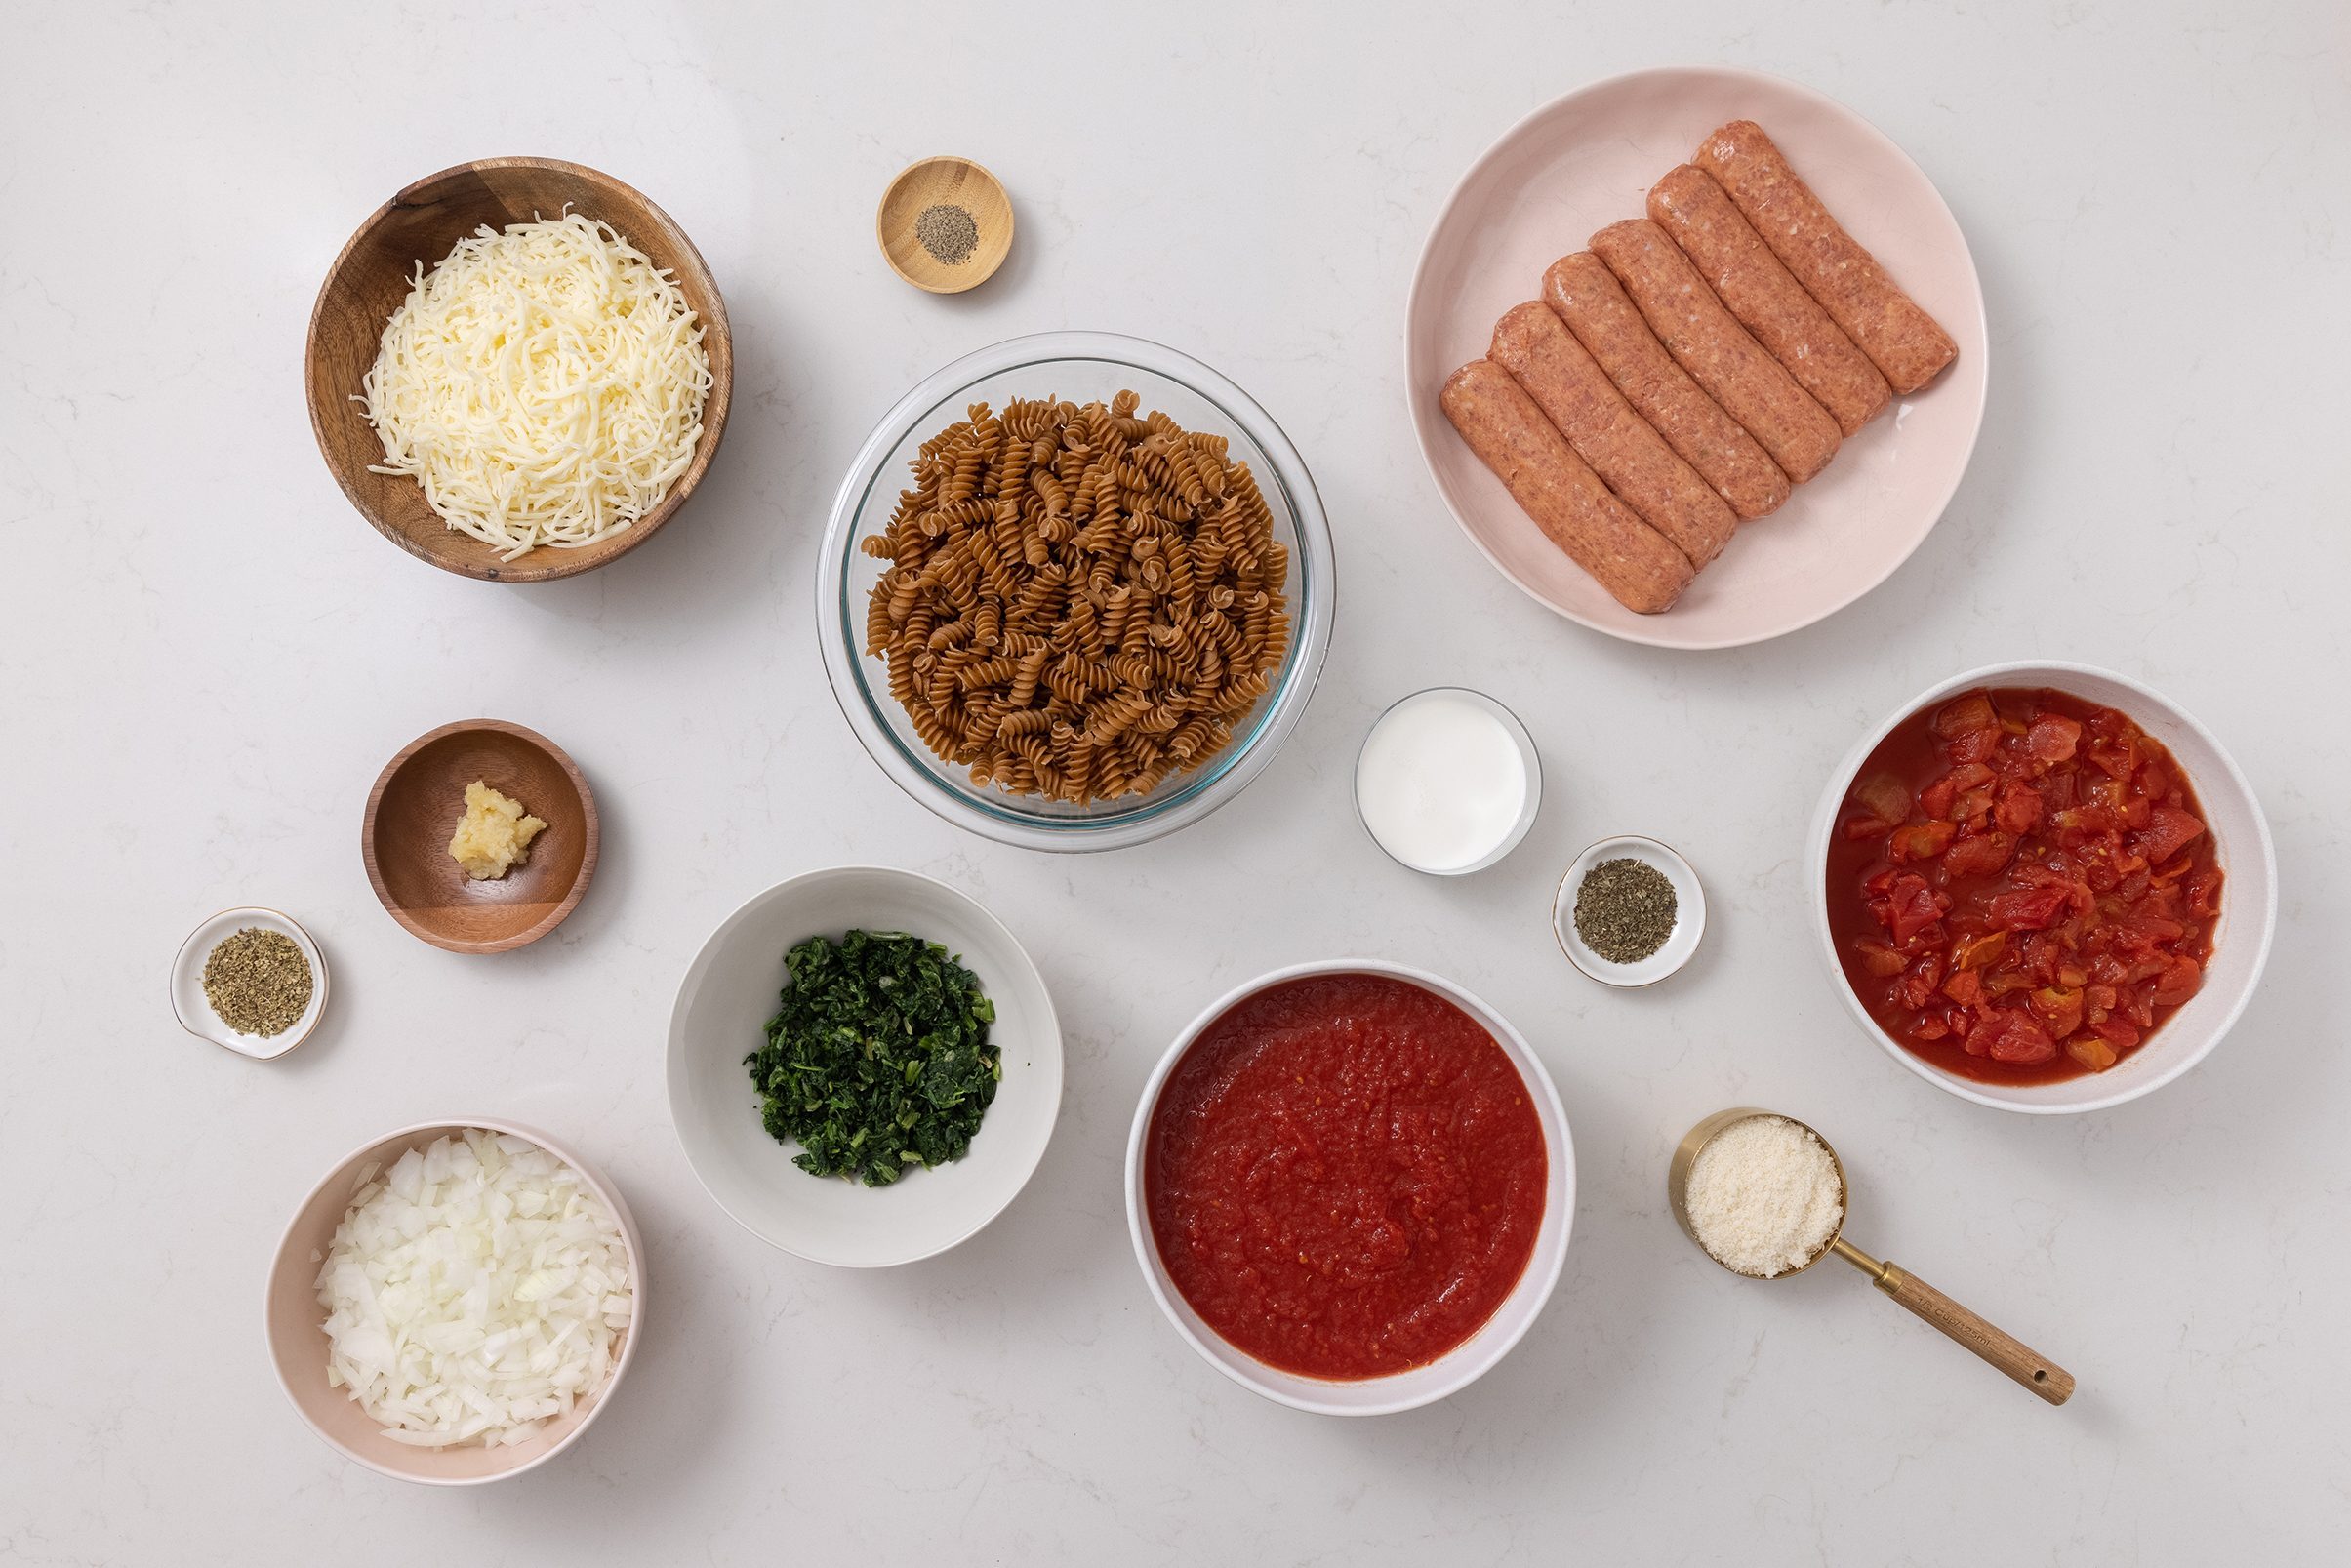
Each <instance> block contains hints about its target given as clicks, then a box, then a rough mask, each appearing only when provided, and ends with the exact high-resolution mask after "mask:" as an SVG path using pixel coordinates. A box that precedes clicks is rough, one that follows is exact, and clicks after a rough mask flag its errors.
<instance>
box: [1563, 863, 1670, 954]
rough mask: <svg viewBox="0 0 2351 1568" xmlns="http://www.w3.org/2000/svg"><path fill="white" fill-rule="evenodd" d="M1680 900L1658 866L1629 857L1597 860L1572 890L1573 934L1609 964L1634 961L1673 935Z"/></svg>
mask: <svg viewBox="0 0 2351 1568" xmlns="http://www.w3.org/2000/svg"><path fill="white" fill-rule="evenodd" d="M1681 912H1682V901H1681V900H1680V899H1679V898H1677V897H1676V896H1675V893H1674V884H1673V883H1672V882H1671V881H1669V880H1668V879H1667V878H1666V875H1665V873H1664V872H1663V871H1660V870H1658V869H1657V868H1656V867H1655V866H1653V865H1650V864H1647V863H1646V862H1644V861H1637V860H1634V859H1632V858H1631V857H1630V856H1626V857H1622V858H1620V859H1617V860H1613V861H1602V862H1601V863H1600V864H1598V865H1595V866H1594V867H1592V869H1591V870H1589V871H1587V872H1585V873H1584V880H1583V881H1582V882H1580V883H1578V884H1577V885H1576V890H1575V934H1576V935H1577V936H1579V937H1581V938H1583V939H1584V945H1585V946H1587V947H1589V948H1591V949H1592V950H1593V951H1594V952H1596V953H1598V954H1600V955H1601V957H1602V958H1605V959H1606V960H1608V962H1610V963H1612V964H1637V963H1639V962H1641V961H1642V959H1643V958H1646V957H1648V956H1649V954H1651V953H1653V952H1655V951H1656V950H1657V949H1658V948H1660V947H1662V946H1664V945H1665V942H1666V939H1667V938H1668V937H1671V936H1672V935H1673V934H1674V922H1675V920H1676V919H1677V918H1679V916H1680V914H1681Z"/></svg>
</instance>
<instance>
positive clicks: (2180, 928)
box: [1827, 689, 2222, 1083]
mask: <svg viewBox="0 0 2351 1568" xmlns="http://www.w3.org/2000/svg"><path fill="white" fill-rule="evenodd" d="M1857 779H1858V781H1859V782H1858V783H1856V784H1855V785H1854V788H1853V791H1852V795H1851V797H1850V801H1849V803H1848V807H1847V814H1846V816H1845V817H1844V818H1843V819H1842V824H1843V831H1842V832H1841V833H1840V834H1839V835H1837V841H1836V842H1835V843H1833V844H1832V845H1831V847H1830V852H1829V864H1828V867H1827V874H1828V889H1827V892H1828V897H1829V906H1830V920H1831V924H1832V927H1833V929H1834V930H1835V932H1836V933H1837V935H1838V938H1839V944H1838V946H1839V951H1840V953H1841V955H1842V957H1843V960H1844V970H1845V975H1846V979H1847V980H1848V982H1849V983H1850V984H1851V985H1852V986H1853V988H1854V991H1855V993H1856V994H1858V995H1859V996H1860V997H1861V999H1862V1001H1863V1002H1864V1004H1865V1005H1866V1006H1867V1007H1868V1009H1869V1011H1870V1013H1871V1015H1872V1016H1873V1017H1875V1018H1876V1019H1877V1020H1878V1022H1879V1023H1880V1024H1881V1025H1884V1026H1885V1029H1886V1031H1887V1033H1888V1034H1890V1035H1892V1036H1893V1037H1894V1038H1895V1039H1897V1040H1901V1041H1902V1042H1904V1044H1905V1045H1906V1046H1908V1047H1909V1049H1911V1050H1913V1051H1915V1052H1917V1053H1918V1054H1919V1055H1920V1056H1922V1057H1925V1059H1927V1060H1928V1061H1931V1062H1933V1063H1935V1064H1936V1065H1940V1066H1943V1067H1945V1068H1947V1069H1949V1070H1951V1071H1954V1072H1959V1073H1962V1074H1965V1075H1966V1076H1970V1077H1976V1078H1986V1079H1994V1080H1997V1081H2001V1082H2010V1083H2015V1082H2028V1083H2029V1082H2047V1081H2050V1080H2052V1079H2058V1078H2067V1077H2073V1076H2077V1075H2079V1074H2081V1073H2085V1072H2102V1071H2104V1070H2106V1069H2107V1068H2108V1067H2111V1066H2112V1065H2114V1064H2115V1063H2116V1062H2118V1061H2120V1060H2121V1059H2122V1058H2123V1057H2125V1056H2127V1055H2128V1054H2129V1053H2130V1052H2132V1051H2134V1050H2136V1049H2137V1048H2138V1047H2139V1046H2140V1044H2141V1043H2143V1042H2144V1040H2145V1039H2146V1037H2147V1035H2148V1033H2150V1032H2151V1031H2152V1030H2154V1029H2156V1028H2158V1027H2160V1026H2161V1025H2162V1024H2163V1022H2164V1020H2165V1019H2166V1018H2167V1017H2169V1014H2170V1013H2171V1011H2172V1010H2174V1009H2176V1008H2177V1007H2179V1006H2180V1005H2181V1004H2183V1003H2185V1002H2186V1001H2188V1000H2189V999H2190V998H2191V997H2193V996H2194V995H2195V994H2196V992H2197V990H2198V989H2199V987H2200V986H2201V985H2203V982H2204V970H2205V966H2206V964H2207V962H2208V961H2209V958H2210V956H2211V950H2212V931H2213V928H2214V926H2215V925H2216V924H2217V923H2218V918H2219V913H2220V900H2221V890H2222V875H2221V869H2220V865H2219V864H2218V856H2217V851H2216V849H2215V847H2214V845H2213V842H2212V835H2211V833H2210V831H2209V828H2208V827H2207V826H2206V824H2205V821H2204V817H2203V812H2202V809H2201V808H2200V807H2199V806H2198V805H2197V802H2196V796H2195V793H2194V791H2193V789H2192V788H2191V787H2190V785H2189V784H2188V781H2187V780H2186V779H2185V778H2184V777H2183V776H2182V775H2181V773H2180V771H2179V768H2178V765H2177V764H2176V763H2175V762H2174V761H2173V760H2172V759H2171V758H2170V756H2169V754H2168V753H2167V752H2166V751H2165V750H2164V748H2163V746H2162V745H2161V744H2159V743H2158V742H2157V741H2156V740H2155V739H2154V738H2153V737H2152V736H2149V735H2148V734H2146V732H2144V731H2143V730H2141V729H2140V728H2139V727H2138V726H2137V725H2136V724H2134V723H2132V722H2131V720H2130V719H2129V717H2128V715H2127V714H2124V713H2120V712H2118V711H2116V710H2115V709H2113V708H2107V707H2100V706H2097V705H2095V704H2089V703H2085V702H2083V701H2081V700H2080V699H2078V698H2074V697H2071V696H2068V695H2066V694H2064V693H2061V692H2055V691H2049V690H2017V689H2007V690H1993V691H1976V692H1968V693H1966V694H1964V695H1963V696H1960V697H1957V698H1953V699H1952V700H1950V701H1949V702H1947V703H1944V704H1941V705H1940V706H1938V707H1935V708H1932V709H1930V710H1926V711H1924V712H1921V713H1917V714H1914V715H1912V716H1911V717H1910V718H1909V719H1907V720H1905V721H1904V722H1903V723H1901V724H1899V725H1897V726H1895V727H1894V729H1893V731H1892V732H1891V733H1889V734H1888V735H1887V736H1886V738H1885V741H1884V742H1882V743H1881V744H1879V746H1878V748H1877V749H1876V751H1874V752H1873V753H1872V754H1871V756H1870V757H1869V759H1868V760H1867V762H1865V763H1864V765H1863V766H1862V768H1861V770H1860V772H1859V774H1858V775H1857Z"/></svg>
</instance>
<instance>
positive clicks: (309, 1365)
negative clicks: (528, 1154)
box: [264, 1117, 645, 1486]
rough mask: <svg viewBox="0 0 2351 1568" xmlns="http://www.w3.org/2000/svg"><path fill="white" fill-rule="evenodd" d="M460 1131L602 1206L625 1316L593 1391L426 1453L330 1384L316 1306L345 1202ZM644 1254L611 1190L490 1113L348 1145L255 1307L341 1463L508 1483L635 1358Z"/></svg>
mask: <svg viewBox="0 0 2351 1568" xmlns="http://www.w3.org/2000/svg"><path fill="white" fill-rule="evenodd" d="M467 1129H473V1130H475V1131H477V1132H480V1133H485V1134H489V1135H492V1136H493V1137H494V1138H495V1139H496V1140H498V1141H499V1143H500V1146H501V1147H502V1148H507V1149H513V1150H516V1151H517V1152H519V1151H520V1146H522V1145H525V1144H527V1145H530V1146H535V1147H536V1148H537V1149H540V1150H544V1151H545V1152H546V1153H547V1154H551V1155H553V1156H554V1158H555V1159H556V1160H559V1161H561V1162H562V1164H563V1165H564V1166H568V1167H569V1168H570V1170H571V1172H573V1173H575V1174H576V1175H577V1178H578V1186H579V1191H580V1194H581V1195H582V1196H592V1197H593V1198H594V1199H595V1200H597V1201H598V1202H600V1203H601V1204H602V1206H603V1208H604V1210H605V1211H606V1212H607V1213H608V1215H609V1217H610V1220H611V1222H612V1223H613V1224H614V1225H615V1226H617V1228H618V1231H619V1235H620V1239H621V1243H622V1250H623V1253H624V1255H625V1257H626V1259H627V1268H628V1290H627V1296H628V1310H627V1314H626V1321H625V1322H623V1323H620V1324H619V1326H618V1327H617V1328H616V1327H614V1326H613V1323H612V1322H611V1320H609V1319H608V1320H607V1322H606V1332H607V1333H608V1334H609V1335H610V1336H611V1338H610V1344H609V1347H608V1349H606V1350H605V1351H604V1352H603V1354H602V1355H601V1356H600V1361H601V1363H602V1364H601V1365H600V1366H599V1367H598V1371H599V1373H600V1381H599V1382H598V1384H597V1386H596V1387H594V1388H593V1389H592V1391H589V1392H588V1393H586V1394H584V1395H582V1396H581V1397H578V1398H576V1399H574V1398H564V1399H561V1400H560V1401H558V1402H559V1403H560V1404H561V1406H562V1408H561V1409H559V1410H558V1411H556V1412H554V1413H552V1414H549V1415H547V1416H545V1417H544V1418H543V1419H539V1420H536V1421H534V1422H532V1423H531V1424H530V1429H529V1432H528V1435H522V1436H519V1437H518V1438H512V1439H508V1440H505V1441H491V1442H488V1443H485V1442H484V1441H482V1440H480V1439H479V1438H478V1437H477V1438H474V1439H472V1440H468V1441H461V1442H453V1443H450V1444H449V1445H448V1446H441V1447H434V1446H429V1445H428V1442H426V1441H419V1440H416V1439H414V1438H412V1439H411V1440H408V1441H401V1440H396V1439H394V1438H393V1437H391V1436H390V1435H388V1434H387V1432H386V1429H385V1424H384V1422H383V1421H381V1420H379V1419H376V1418H374V1417H371V1415H370V1414H369V1413H368V1412H367V1411H366V1410H365V1409H363V1408H362V1407H361V1406H360V1404H359V1403H358V1402H356V1401H355V1400H354V1399H353V1398H352V1397H351V1392H350V1389H349V1388H347V1387H338V1386H336V1385H335V1384H334V1383H333V1382H332V1381H330V1378H329V1373H328V1368H329V1365H330V1346H331V1342H330V1338H329V1334H328V1328H327V1324H328V1318H329V1308H328V1307H327V1306H326V1305H325V1304H324V1303H322V1301H321V1299H320V1285H319V1281H320V1268H321V1266H322V1264H323V1263H324V1262H325V1261H326V1260H327V1258H328V1257H329V1254H330V1250H331V1249H332V1248H333V1247H334V1246H335V1244H336V1240H337V1231H338V1229H339V1228H340V1227H341V1226H343V1224H344V1221H345V1216H346V1215H348V1214H349V1213H350V1211H351V1207H352V1200H353V1198H354V1196H355V1195H356V1194H357V1193H358V1192H359V1191H360V1190H361V1189H362V1188H363V1187H365V1188H369V1189H371V1190H372V1189H374V1188H376V1187H381V1186H388V1185H390V1184H391V1183H392V1181H393V1176H394V1173H395V1172H396V1171H397V1170H398V1169H399V1166H400V1161H401V1159H402V1156H404V1155H407V1154H410V1153H412V1152H413V1153H416V1154H418V1155H420V1156H424V1155H426V1153H427V1152H428V1151H429V1150H430V1149H431V1147H432V1146H434V1145H435V1144H436V1143H437V1142H438V1141H439V1140H442V1139H444V1138H447V1139H452V1140H458V1141H459V1142H458V1144H457V1147H458V1148H459V1149H460V1150H463V1149H464V1148H465V1147H466V1145H465V1144H464V1142H463V1138H462V1135H463V1134H464V1133H465V1132H466V1130H467ZM458 1157H459V1158H461V1159H462V1158H464V1155H463V1154H462V1153H461V1154H460V1155H459V1156H458ZM644 1256H645V1248H644V1243H643V1241H642V1239H641V1238H640V1237H639V1235H638V1234H637V1228H636V1221H635V1220H634V1218H633V1217H632V1216H631V1215H630V1214H629V1212H628V1204H627V1203H626V1202H624V1201H623V1200H622V1198H621V1194H620V1192H619V1191H618V1190H617V1189H616V1188H614V1187H613V1186H612V1185H611V1184H610V1183H608V1182H606V1181H605V1180H604V1179H603V1178H602V1177H601V1176H599V1175H598V1174H597V1172H596V1171H595V1169H594V1168H593V1167H592V1166H590V1165H589V1164H588V1162H587V1161H586V1160H583V1159H581V1158H580V1157H579V1156H578V1155H577V1154H575V1153H573V1152H571V1151H570V1150H569V1149H567V1148H565V1147H564V1146H562V1145H560V1144H558V1143H556V1142H555V1140H553V1139H551V1138H549V1137H547V1134H545V1133H542V1132H539V1131H537V1130H536V1129H534V1128H530V1127H525V1126H522V1125H520V1124H518V1123H515V1122H509V1121H502V1120H498V1119H496V1118H492V1117H471V1118H452V1119H445V1120H441V1121H431V1122H419V1123H417V1124H416V1125H414V1126H410V1127H402V1128H400V1129H398V1130H397V1131H394V1132H390V1133H387V1134H385V1135H384V1136H383V1137H381V1138H378V1139H375V1140H374V1141H372V1142H370V1143H368V1144H367V1145H365V1146H362V1147H359V1148H356V1149H353V1150H352V1151H351V1152H350V1153H349V1154H348V1155H347V1156H345V1158H343V1159H342V1160H339V1161H338V1162H336V1164H335V1165H334V1167H333V1168H332V1169H330V1170H329V1171H328V1172H327V1174H326V1175H325V1176H324V1177H323V1178H322V1179H321V1180H320V1181H319V1183H318V1185H317V1186H313V1187H312V1188H311V1189H310V1192H309V1195H308V1196H307V1197H305V1198H304V1200H303V1203H302V1206H301V1208H299V1209H297V1210H296V1211H295V1214H294V1218H293V1220H292V1222H291V1223H289V1224H288V1225H287V1226H286V1231H285V1234H284V1236H283V1237H282V1238H280V1240H279V1242H278V1246H277V1255H276V1257H275V1259H274V1260H272V1262H271V1264H270V1268H269V1285H268V1294H267V1299H266V1302H265V1304H264V1311H265V1321H266V1325H267V1333H268V1342H269V1357H270V1362H271V1365H272V1367H273V1368H274V1369H275V1371H276V1373H277V1380H278V1384H279V1387H283V1388H284V1389H285V1390H286V1397H287V1398H288V1399H289V1400H291V1401H293V1404H294V1408H295V1411H296V1412H297V1413H298V1414H299V1415H300V1416H301V1417H302V1419H303V1421H304V1424H305V1425H307V1426H308V1427H309V1428H310V1429H311V1430H312V1431H314V1432H316V1433H317V1434H318V1435H319V1437H320V1438H321V1439H322V1440H324V1441H325V1442H326V1444H327V1445H328V1446H329V1447H331V1448H333V1449H335V1450H336V1451H338V1452H339V1453H341V1454H343V1455H344V1456H345V1458H347V1459H351V1460H354V1461H356V1462H358V1463H359V1464H361V1465H364V1466H366V1467H368V1468H369V1469H372V1470H375V1471H378V1472H379V1473H381V1474H384V1475H388V1476H391V1477H392V1478H393V1479H395V1480H402V1481H416V1482H419V1483H422V1484H424V1485H427V1486H475V1485H479V1484H481V1483H483V1482H486V1481H502V1480H506V1479H507V1478H508V1477H510V1476H515V1475H520V1474H521V1473H523V1472H524V1471H525V1470H529V1469H535V1468H537V1467H539V1466H541V1465H544V1464H546V1463H547V1461H548V1460H550V1459H553V1458H554V1457H555V1456H556V1455H557V1454H560V1453H561V1452H563V1451H564V1450H565V1449H566V1448H569V1447H570V1446H571V1445H572V1444H573V1443H574V1442H576V1441H577V1440H578V1439H579V1436H580V1434H581V1433H582V1432H583V1431H585V1430H587V1429H588V1423H589V1422H591V1421H593V1420H594V1419H595V1418H596V1415H597V1413H598V1412H599V1411H601V1410H602V1409H603V1408H604V1406H605V1405H606V1404H607V1403H609V1402H610V1401H611V1398H612V1395H613V1392H614V1391H615V1390H616V1389H617V1388H618V1387H620V1383H621V1378H622V1375H623V1374H625V1373H626V1372H627V1371H628V1363H629V1362H630V1360H632V1359H633V1358H634V1356H635V1353H636V1346H637V1341H638V1339H639V1337H640V1335H639V1329H640V1328H641V1326H642V1324H643V1321H644V1315H643V1314H644V1301H645V1278H644ZM492 1435H493V1437H495V1435H496V1434H495V1433H493V1434H492Z"/></svg>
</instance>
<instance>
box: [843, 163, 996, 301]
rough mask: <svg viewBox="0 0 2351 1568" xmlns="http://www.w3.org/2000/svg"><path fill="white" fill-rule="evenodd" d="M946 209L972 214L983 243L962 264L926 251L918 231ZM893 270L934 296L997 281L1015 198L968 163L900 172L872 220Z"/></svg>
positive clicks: (884, 257) (921, 165) (926, 165)
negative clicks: (926, 213)
mask: <svg viewBox="0 0 2351 1568" xmlns="http://www.w3.org/2000/svg"><path fill="white" fill-rule="evenodd" d="M941 203H944V204H946V205H948V206H952V207H960V208H962V209H963V210H964V211H965V212H967V213H969V214H971V221H972V223H973V224H974V225H975V226H976V227H977V228H978V229H979V231H980V237H979V241H978V243H977V244H975V245H974V246H973V247H972V251H971V254H970V255H969V256H967V257H965V258H964V259H963V260H962V261H940V260H938V259H937V258H936V257H934V256H932V255H931V253H930V252H928V251H926V250H924V249H923V248H922V241H921V239H920V238H919V237H918V236H917V235H916V233H915V229H914V222H915V220H917V219H919V218H920V217H921V216H922V213H923V209H924V208H926V207H931V206H934V205H938V204H941ZM873 237H874V238H875V239H877V240H879V241H880V242H881V255H882V260H884V261H888V262H889V263H890V270H891V271H893V272H895V273H897V274H898V275H899V276H900V277H902V278H904V279H906V280H907V281H908V282H909V283H912V285H913V286H914V287H915V288H917V289H921V290H923V291H925V292H926V293H930V294H961V293H962V292H963V291H964V290H965V289H971V288H977V287H978V286H979V285H981V284H983V283H985V282H987V281H988V280H989V279H990V278H992V277H993V276H994V275H995V269H996V268H997V267H999V266H1002V265H1003V264H1004V258H1005V257H1006V256H1007V255H1008V254H1010V253H1011V250H1012V198H1011V197H1009V196H1007V195H1005V194H1004V184H1003V181H1000V180H998V179H996V177H995V176H993V175H992V174H990V173H989V172H988V171H987V170H985V169H983V168H981V167H980V166H979V165H978V164H976V163H974V162H972V161H971V160H970V159H969V158H925V159H923V160H922V161H921V162H920V163H911V164H908V165H907V166H906V168H904V169H902V170H900V171H899V174H898V178H897V179H895V180H893V181H890V188H889V189H888V190H885V191H883V192H882V196H881V210H880V211H879V212H877V213H875V214H874V215H873Z"/></svg>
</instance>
